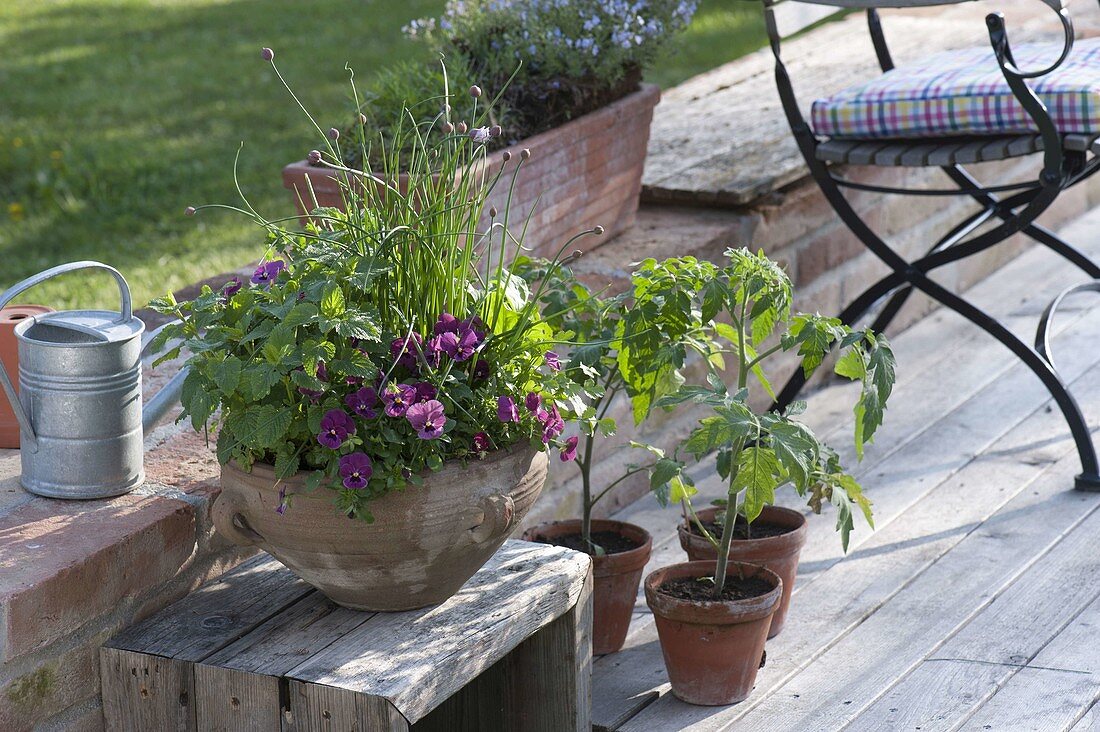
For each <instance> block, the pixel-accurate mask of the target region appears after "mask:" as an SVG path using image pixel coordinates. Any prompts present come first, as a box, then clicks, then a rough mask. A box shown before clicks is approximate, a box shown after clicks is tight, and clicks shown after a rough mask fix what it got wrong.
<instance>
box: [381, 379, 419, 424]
mask: <svg viewBox="0 0 1100 732" xmlns="http://www.w3.org/2000/svg"><path fill="white" fill-rule="evenodd" d="M382 403H383V404H385V405H386V414H387V415H388V416H390V417H404V416H405V411H406V410H408V408H409V407H410V406H412V405H413V404H415V403H416V388H415V387H412V386H409V385H408V384H394V383H390V384H387V385H386V388H385V389H383V390H382Z"/></svg>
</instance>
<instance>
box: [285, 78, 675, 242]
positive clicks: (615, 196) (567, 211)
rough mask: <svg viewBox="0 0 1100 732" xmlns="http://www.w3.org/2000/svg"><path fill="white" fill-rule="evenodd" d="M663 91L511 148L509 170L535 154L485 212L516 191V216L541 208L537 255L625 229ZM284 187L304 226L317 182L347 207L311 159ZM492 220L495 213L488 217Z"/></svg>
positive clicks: (332, 200) (534, 222)
mask: <svg viewBox="0 0 1100 732" xmlns="http://www.w3.org/2000/svg"><path fill="white" fill-rule="evenodd" d="M660 97H661V92H660V90H659V89H658V88H657V87H655V86H653V85H651V84H643V85H641V87H640V88H639V89H638V91H636V92H633V93H632V94H628V95H626V96H625V97H623V98H622V99H619V100H618V101H615V102H612V103H611V104H608V105H607V106H606V107H603V108H602V109H597V110H596V111H594V112H590V113H589V114H586V115H583V116H581V117H578V118H576V119H573V120H570V121H569V122H566V123H565V124H563V125H560V126H558V127H555V128H554V129H552V130H547V131H546V132H541V133H539V134H537V135H534V136H533V137H529V138H527V139H526V140H521V141H520V142H517V143H516V144H515V145H513V146H511V147H509V148H508V152H510V153H511V156H512V162H510V163H508V164H507V165H508V166H509V167H508V168H507V170H506V171H505V176H509V175H510V174H511V171H512V169H513V167H512V166H515V165H517V164H518V161H519V157H520V151H521V150H523V149H524V148H528V149H530V150H531V152H532V155H531V158H530V159H529V160H528V161H527V162H525V163H524V164H523V172H522V173H521V174H520V175H519V178H518V179H517V182H516V188H515V190H514V191H510V190H509V189H510V186H508V185H498V186H497V187H496V188H495V189H494V190H493V192H492V194H491V195H490V196H489V200H488V201H486V203H485V210H486V211H488V210H489V208H490V207H493V206H495V207H496V208H498V209H500V210H504V204H505V202H506V201H507V199H508V197H509V196H511V211H512V218H513V220H515V221H521V222H522V221H524V220H525V219H526V217H527V215H528V212H533V213H532V215H531V220H530V222H529V224H528V225H527V237H526V239H525V241H524V245H525V246H526V247H528V248H530V249H531V252H530V254H531V255H532V256H540V257H545V256H553V254H554V253H555V252H556V251H557V249H558V247H560V246H561V245H562V244H563V243H564V242H565V241H566V240H567V239H569V237H571V236H573V235H575V234H577V233H579V232H581V231H583V230H585V229H589V228H592V227H593V226H595V225H597V224H600V225H602V226H603V227H604V230H605V231H604V235H603V236H602V237H600V238H599V239H594V240H589V241H585V240H580V241H578V242H577V245H578V246H579V247H580V248H582V249H583V248H584V247H585V246H589V247H591V246H595V245H596V244H598V243H600V242H602V241H607V240H608V239H610V238H611V237H612V236H614V235H616V234H618V233H620V232H622V231H624V230H625V229H626V228H627V227H629V226H630V225H631V224H632V223H633V222H634V216H635V214H636V213H637V211H638V196H639V194H640V193H641V190H642V170H643V168H644V167H645V155H646V146H647V144H648V143H649V126H650V122H651V121H652V119H653V108H654V107H655V106H656V105H657V102H658V101H659V100H660ZM503 152H504V151H503V150H498V151H497V152H494V153H490V155H489V156H488V162H487V164H486V169H485V173H486V177H487V178H491V177H492V176H493V175H495V174H496V171H497V169H498V166H500V165H503V164H504V163H502V162H501V161H502V153H503ZM307 176H308V177H309V185H307V184H306V177H307ZM399 185H400V184H399ZM283 186H284V187H286V188H287V189H289V190H290V193H291V197H292V198H293V199H294V205H295V206H297V207H298V213H299V214H301V215H302V216H303V220H302V223H303V225H304V223H305V218H304V217H305V214H307V213H309V211H307V210H305V208H306V207H304V206H303V205H302V203H303V202H306V203H307V204H308V205H310V206H311V205H312V198H311V194H310V188H312V191H313V195H315V196H316V198H317V203H318V204H319V205H321V206H333V207H337V208H341V207H342V206H343V197H342V195H341V188H340V184H339V179H338V178H337V174H336V173H335V172H334V171H332V170H331V169H326V168H324V167H317V166H311V165H310V164H309V162H308V161H306V160H301V161H298V162H296V163H291V164H290V165H288V166H286V167H285V168H283ZM487 222H488V218H486V219H485V220H484V221H483V222H482V223H483V224H485V223H487Z"/></svg>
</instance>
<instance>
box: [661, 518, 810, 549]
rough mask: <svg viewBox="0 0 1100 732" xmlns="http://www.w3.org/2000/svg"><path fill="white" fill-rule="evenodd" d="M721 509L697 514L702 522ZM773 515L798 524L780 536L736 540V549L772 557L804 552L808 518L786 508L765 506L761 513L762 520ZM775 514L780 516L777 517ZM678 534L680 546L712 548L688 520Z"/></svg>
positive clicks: (682, 522)
mask: <svg viewBox="0 0 1100 732" xmlns="http://www.w3.org/2000/svg"><path fill="white" fill-rule="evenodd" d="M720 510H721V509H720V508H717V507H715V508H704V509H703V510H701V511H696V514H697V515H698V516H699V518H700V519H701V520H708V519H713V518H714V514H716V513H718V512H719V511H720ZM768 514H771V515H772V516H771V518H779V517H785V518H789V519H791V521H792V522H797V526H793V527H792V528H791V530H790V531H787V532H785V533H782V534H780V535H778V536H765V537H762V538H759V539H734V540H733V545H734V546H735V547H742V548H743V549H745V548H748V547H753V548H755V549H756V550H757V551H763V552H767V553H768V554H769V555H770V556H776V557H780V556H787V555H788V554H795V553H797V552H799V551H801V550H802V545H803V544H804V543H806V531H807V529H806V516H805V514H803V513H802V512H800V511H795V510H794V509H791V508H786V507H784V506H765V507H764V510H763V511H761V513H760V518H764V517H765V516H766V515H768ZM775 514H778V516H776V515H775ZM676 531H677V533H678V534H679V535H680V544H681V545H683V546H684V548H685V549H686V548H687V545H688V543H691V544H706V545H707V546H708V547H709V546H711V544H710V542H709V541H707V540H706V539H705V538H704V537H702V536H699V535H698V534H696V533H695V532H693V531H692V530H691V528H690V527H689V525H688V519H686V518H685V519H683V520H682V521H680V523H679V524H678V525H677V527H676Z"/></svg>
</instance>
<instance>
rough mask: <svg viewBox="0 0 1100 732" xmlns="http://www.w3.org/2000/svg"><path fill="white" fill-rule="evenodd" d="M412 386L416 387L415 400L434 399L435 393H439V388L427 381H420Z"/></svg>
mask: <svg viewBox="0 0 1100 732" xmlns="http://www.w3.org/2000/svg"><path fill="white" fill-rule="evenodd" d="M413 388H414V389H416V401H417V402H426V401H430V400H432V399H435V397H436V395H437V394H438V393H439V390H438V389H436V388H435V386H433V385H432V384H431V383H430V382H427V381H421V382H420V383H419V384H417V385H416V386H414V387H413Z"/></svg>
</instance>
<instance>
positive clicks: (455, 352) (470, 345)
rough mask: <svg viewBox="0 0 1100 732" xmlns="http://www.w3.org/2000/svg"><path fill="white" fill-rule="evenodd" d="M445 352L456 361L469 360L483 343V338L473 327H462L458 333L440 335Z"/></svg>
mask: <svg viewBox="0 0 1100 732" xmlns="http://www.w3.org/2000/svg"><path fill="white" fill-rule="evenodd" d="M439 342H440V346H441V347H442V348H443V352H444V353H446V354H447V355H448V356H450V357H451V358H453V359H454V360H455V361H459V362H461V361H469V360H470V358H471V357H472V356H473V355H474V351H476V350H477V347H478V346H479V345H481V339H480V338H478V336H477V333H475V332H474V330H473V329H472V328H468V327H467V328H464V329H460V330H459V331H458V332H457V333H444V334H443V335H441V336H439Z"/></svg>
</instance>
